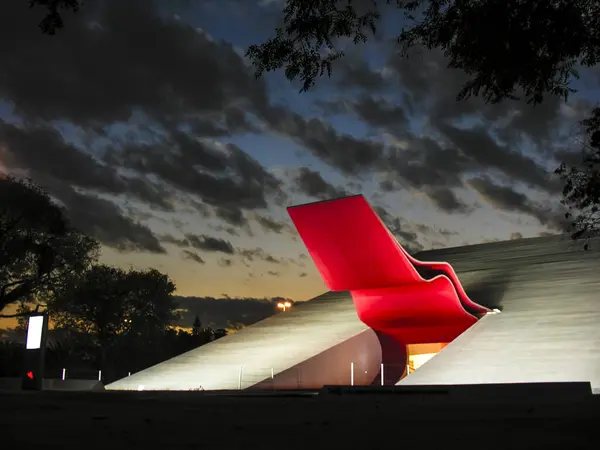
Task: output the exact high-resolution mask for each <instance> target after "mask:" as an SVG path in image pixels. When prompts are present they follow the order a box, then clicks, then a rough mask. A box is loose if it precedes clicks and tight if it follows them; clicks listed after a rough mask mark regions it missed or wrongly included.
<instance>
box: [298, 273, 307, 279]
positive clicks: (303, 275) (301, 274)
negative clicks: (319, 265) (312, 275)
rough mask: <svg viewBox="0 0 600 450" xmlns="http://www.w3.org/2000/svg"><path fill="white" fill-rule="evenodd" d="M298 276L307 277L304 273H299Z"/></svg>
mask: <svg viewBox="0 0 600 450" xmlns="http://www.w3.org/2000/svg"><path fill="white" fill-rule="evenodd" d="M298 276H299V277H300V278H304V277H306V276H308V274H307V273H306V272H300V274H298Z"/></svg>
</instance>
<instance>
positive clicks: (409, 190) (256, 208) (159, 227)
mask: <svg viewBox="0 0 600 450" xmlns="http://www.w3.org/2000/svg"><path fill="white" fill-rule="evenodd" d="M5 3H6V5H5V6H4V8H5V10H4V11H3V12H4V14H3V15H2V16H1V17H0V61H2V64H0V171H4V172H8V173H12V174H15V175H19V176H29V177H31V178H32V179H33V180H34V181H36V182H37V183H39V184H40V185H41V186H43V187H44V188H45V189H47V190H48V192H49V193H50V194H51V195H52V196H53V197H54V198H55V199H56V200H57V201H58V202H60V203H61V204H62V205H64V206H65V208H66V209H67V211H68V213H69V216H70V218H71V220H72V222H73V224H74V225H75V226H77V227H79V228H80V229H81V230H83V231H84V232H87V233H89V234H91V235H93V236H95V237H96V238H98V240H99V241H100V242H101V243H102V261H103V262H106V263H109V264H115V265H118V266H121V267H130V266H133V267H136V268H146V267H155V268H157V269H159V270H161V271H163V272H165V273H168V274H169V275H170V276H171V278H172V279H173V280H174V281H175V283H176V285H177V294H178V295H181V296H189V297H199V298H206V297H211V298H215V299H218V298H222V297H227V296H228V297H244V298H262V297H278V296H282V297H286V298H291V299H294V300H307V299H310V298H311V297H314V296H315V295H318V294H320V293H322V292H323V291H324V290H325V287H324V285H323V282H322V280H321V279H320V277H319V276H318V274H317V273H316V270H315V269H314V266H313V264H312V261H310V259H308V257H307V254H306V252H305V249H304V246H303V245H302V243H301V241H300V240H299V239H298V237H297V235H296V232H295V230H294V228H293V227H292V224H291V222H290V220H289V218H288V216H287V214H286V210H285V207H286V206H289V205H294V204H299V203H305V202H310V201H316V200H320V199H326V198H334V197H337V196H340V195H346V194H358V193H363V194H364V195H365V196H366V197H367V199H368V200H369V201H370V202H371V203H372V204H373V205H374V206H376V207H377V209H378V212H379V213H380V215H381V216H382V218H383V220H384V221H385V222H386V223H387V224H388V226H390V228H391V229H392V231H393V232H394V233H395V234H396V236H397V237H398V239H399V241H400V242H401V243H402V244H403V245H404V246H405V247H406V248H407V249H409V251H411V252H416V251H419V250H424V249H431V248H439V247H447V246H457V245H464V244H474V243H480V242H485V241H491V240H505V239H514V238H520V237H530V236H537V235H541V234H556V233H559V232H563V231H564V230H565V225H566V224H565V221H564V219H563V215H564V212H563V211H562V210H561V208H560V204H559V200H560V192H561V185H560V183H559V182H558V180H557V179H556V178H555V177H554V176H553V175H552V171H553V170H554V169H555V168H556V167H557V165H558V164H559V162H560V161H563V160H566V161H568V162H571V161H575V160H576V156H574V155H576V150H577V148H576V147H577V143H576V140H577V132H578V128H577V126H576V124H577V122H578V121H579V120H580V119H581V118H583V117H584V115H585V114H586V113H587V112H588V111H589V109H590V107H591V106H592V105H594V104H596V103H597V101H598V99H599V92H600V90H599V86H600V72H598V71H597V70H596V71H594V70H590V71H583V72H582V78H581V79H580V80H578V81H577V82H576V83H575V84H574V87H576V88H577V89H578V93H577V94H576V95H574V96H572V98H571V99H570V100H569V102H566V103H565V102H564V101H562V100H561V99H558V98H547V99H546V100H545V102H544V103H543V104H542V105H540V106H536V107H531V106H529V105H526V104H525V103H524V102H518V101H505V102H503V103H500V104H497V105H486V104H484V103H483V102H482V101H481V100H480V99H477V98H473V99H469V100H466V101H461V102H457V101H456V94H457V93H458V91H459V89H460V87H461V85H462V83H463V82H464V81H465V77H464V75H463V74H462V73H461V72H460V71H457V70H451V69H447V68H446V65H447V63H446V60H445V58H444V57H443V56H442V55H441V54H439V53H438V52H435V51H427V50H416V51H414V52H413V53H412V54H411V57H410V58H409V59H402V58H400V57H399V56H398V54H397V49H396V48H395V41H394V32H395V31H397V30H398V29H399V27H398V26H396V28H394V24H395V23H396V24H397V21H395V19H396V18H397V16H395V15H394V13H393V12H392V11H390V12H389V14H387V15H386V16H385V17H386V19H385V21H384V26H383V27H382V29H381V31H380V33H379V34H378V36H377V39H375V40H374V41H373V42H371V43H370V44H367V45H363V46H360V47H354V46H352V45H347V44H344V43H342V45H345V46H346V47H347V50H348V53H347V57H346V58H345V59H344V60H342V61H341V62H340V63H339V64H338V65H337V66H335V67H334V76H333V77H332V78H331V79H327V78H323V79H320V80H319V81H318V85H317V87H316V88H315V89H314V90H313V91H311V92H308V93H303V94H299V85H297V84H294V83H289V82H288V81H287V80H286V79H285V77H284V76H283V74H282V73H275V74H268V75H267V76H266V77H264V78H263V79H260V80H256V79H255V78H254V76H253V73H252V69H251V67H250V66H249V63H248V62H247V61H246V60H245V59H244V56H243V55H244V51H245V49H246V48H247V46H248V45H250V44H254V43H260V42H261V41H263V40H264V39H266V38H268V37H269V36H270V34H271V31H272V30H273V28H274V26H275V25H276V24H277V23H278V22H279V21H280V10H281V6H280V4H281V2H279V1H276V0H271V1H268V0H260V1H251V0H239V1H235V0H229V1H204V0H198V1H174V2H172V3H169V4H168V6H166V5H167V3H165V2H152V1H145V0H127V1H125V0H107V1H98V2H93V4H92V2H86V3H85V4H84V7H83V8H82V9H81V11H80V13H78V14H77V15H73V14H67V15H66V16H65V29H64V30H63V31H60V32H59V34H58V35H57V36H54V37H51V36H45V35H42V34H41V33H40V32H39V30H38V28H37V22H38V19H39V18H40V17H41V16H40V17H38V13H39V14H41V10H40V11H37V10H31V9H29V8H28V7H27V3H28V2H23V1H22V0H7V1H6V2H5ZM204 301H206V300H204ZM215 301H216V300H215ZM248 301H249V300H248ZM188 303H189V302H188ZM197 304H198V305H199V304H200V303H199V302H197ZM250 304H251V301H249V303H248V305H250ZM223 305H224V303H223ZM224 308H225V306H224ZM249 308H250V306H249Z"/></svg>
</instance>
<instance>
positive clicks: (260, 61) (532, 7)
mask: <svg viewBox="0 0 600 450" xmlns="http://www.w3.org/2000/svg"><path fill="white" fill-rule="evenodd" d="M386 5H390V6H395V7H397V8H398V9H400V10H401V11H402V12H403V13H404V14H403V15H404V18H403V19H402V15H400V16H399V23H398V42H399V43H400V44H401V48H402V52H403V54H404V55H407V51H408V49H410V48H411V47H413V46H416V45H422V46H424V47H426V48H428V49H434V48H436V49H441V50H442V51H443V52H444V54H445V55H446V56H447V57H448V58H449V67H452V68H459V69H462V70H463V71H464V72H465V73H466V74H467V75H469V76H470V80H469V81H468V82H467V83H466V84H465V85H464V86H463V88H462V90H461V91H460V92H458V93H457V94H458V98H459V99H463V98H467V97H470V96H478V95H481V96H482V97H483V98H484V99H485V101H486V102H499V101H501V100H502V99H504V98H516V97H517V93H521V92H522V93H523V94H524V96H525V98H526V100H527V101H528V102H530V103H533V104H535V103H539V102H541V101H542V100H543V98H544V95H546V94H554V95H560V96H563V97H567V96H568V94H569V93H570V92H572V91H571V88H570V87H569V80H570V79H571V78H572V77H577V71H576V69H577V67H578V66H586V67H591V66H594V65H596V64H598V62H599V61H600V22H599V21H598V17H600V2H598V1H596V0H578V1H573V0H552V1H549V0H479V1H472V0H362V1H356V0H354V1H353V0H287V2H286V4H285V8H284V24H283V26H281V27H280V28H277V29H276V30H275V37H273V38H271V39H269V40H268V41H266V42H265V43H263V44H262V45H252V46H250V47H249V48H248V50H247V56H248V57H249V58H250V59H251V61H252V62H253V64H254V66H255V68H256V74H257V76H260V75H262V74H263V73H264V72H268V71H272V70H277V69H281V68H283V69H284V70H285V74H286V76H287V78H288V79H290V80H294V79H297V78H299V79H300V80H301V82H302V90H303V91H305V90H308V89H310V88H311V87H312V86H313V85H314V83H315V81H316V79H317V78H318V77H320V76H322V75H323V74H329V75H331V70H332V64H333V62H334V61H336V60H338V59H339V58H341V57H343V56H344V53H343V51H341V50H339V48H340V42H341V41H343V40H347V39H351V40H352V41H353V42H354V43H356V44H358V43H364V42H367V40H368V39H369V38H370V37H372V36H373V34H374V33H376V31H377V27H378V26H379V25H380V22H381V19H382V14H381V10H382V7H383V6H386Z"/></svg>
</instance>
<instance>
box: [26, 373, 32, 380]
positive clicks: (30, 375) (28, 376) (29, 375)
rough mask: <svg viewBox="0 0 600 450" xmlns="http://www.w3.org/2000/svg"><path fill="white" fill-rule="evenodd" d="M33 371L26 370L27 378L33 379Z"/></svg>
mask: <svg viewBox="0 0 600 450" xmlns="http://www.w3.org/2000/svg"><path fill="white" fill-rule="evenodd" d="M33 377H34V376H33V372H27V378H29V379H30V380H33Z"/></svg>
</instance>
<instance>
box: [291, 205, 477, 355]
mask: <svg viewBox="0 0 600 450" xmlns="http://www.w3.org/2000/svg"><path fill="white" fill-rule="evenodd" d="M288 212H289V214H290V217H291V219H292V221H293V222H294V224H295V226H296V228H297V230H298V233H299V234H300V237H301V238H302V240H303V241H304V244H305V245H306V248H307V250H308V252H309V254H310V255H311V257H312V259H313V261H314V262H315V265H316V266H317V269H318V270H319V272H320V274H321V276H322V277H323V280H324V281H325V284H326V285H327V287H329V289H331V290H332V291H350V293H351V295H352V298H353V300H354V304H355V306H356V309H357V313H358V315H359V317H360V319H361V320H362V321H363V322H364V323H365V324H367V325H368V326H370V327H371V328H373V329H375V330H378V331H382V332H385V333H387V334H389V335H392V336H394V337H395V338H396V339H397V340H398V341H400V342H403V343H405V344H410V343H426V342H450V341H452V340H453V339H454V338H456V337H457V336H458V335H459V334H461V333H462V332H464V331H465V330H466V329H467V328H469V327H470V326H471V325H473V324H474V323H475V322H476V321H477V318H476V317H475V315H473V314H476V315H479V314H485V313H486V312H488V311H489V310H488V309H487V308H484V307H482V306H480V305H478V304H477V303H475V302H473V301H472V300H471V299H470V298H469V296H468V295H467V293H466V292H465V290H464V289H463V287H462V285H461V284H460V281H459V279H458V277H457V275H456V273H455V272H454V270H453V269H452V267H451V266H450V265H449V264H448V263H445V262H424V261H418V260H416V259H415V258H413V257H412V256H411V255H409V254H408V252H407V251H406V250H405V249H404V248H403V247H402V246H401V245H400V244H399V243H398V241H397V240H396V238H395V237H394V236H393V235H392V233H391V232H390V231H389V229H388V228H387V227H386V226H385V224H384V223H383V222H382V221H381V219H380V218H379V216H378V215H377V214H376V213H375V211H373V209H372V208H371V206H370V205H369V203H368V202H367V201H366V199H365V198H364V197H363V196H362V195H357V196H352V197H344V198H340V199H336V200H329V201H323V202H316V203H310V204H306V205H300V206H293V207H290V208H288ZM419 268H425V269H429V270H433V271H435V272H436V273H437V276H435V277H433V278H431V279H425V278H423V277H422V276H421V275H420V274H419V271H418V269H419ZM467 309H468V310H469V311H471V312H472V313H473V314H471V313H469V312H468V311H467Z"/></svg>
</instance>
